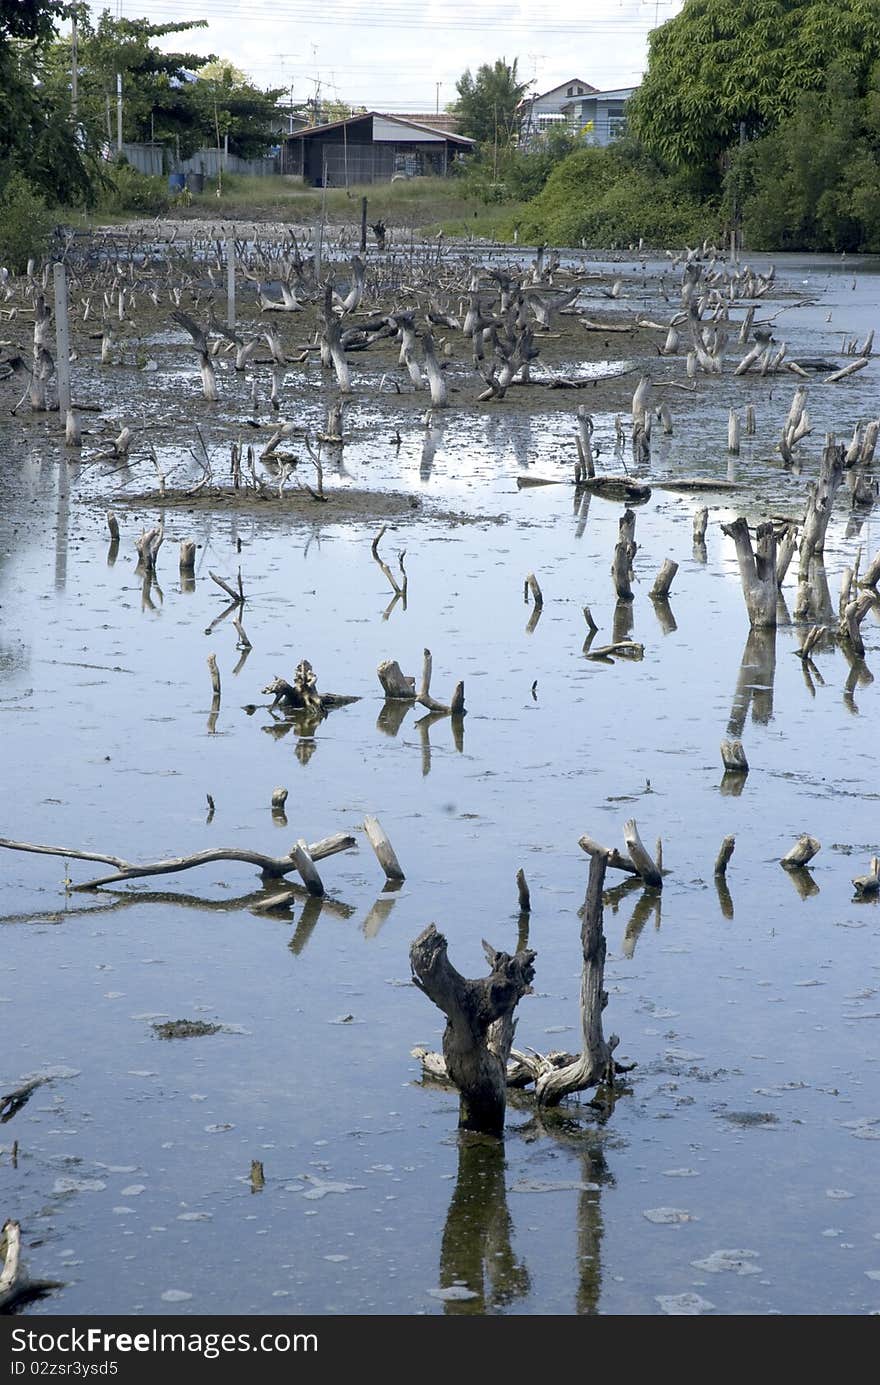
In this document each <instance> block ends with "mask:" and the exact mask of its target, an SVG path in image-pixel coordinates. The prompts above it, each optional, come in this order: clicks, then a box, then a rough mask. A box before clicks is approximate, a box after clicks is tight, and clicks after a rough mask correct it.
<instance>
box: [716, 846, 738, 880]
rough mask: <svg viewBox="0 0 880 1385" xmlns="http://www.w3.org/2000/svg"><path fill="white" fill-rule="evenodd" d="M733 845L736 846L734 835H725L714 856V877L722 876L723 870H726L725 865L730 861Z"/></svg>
mask: <svg viewBox="0 0 880 1385" xmlns="http://www.w3.org/2000/svg"><path fill="white" fill-rule="evenodd" d="M735 846H736V837H725V838H724V841H723V842H722V843H721V847H720V849H719V852H718V855H717V856H716V858H715V875H716V878H717V877H718V876H723V875H724V873H725V871H726V870H727V865H728V862H729V861H730V858H731V856H732V855H733V849H734V847H735Z"/></svg>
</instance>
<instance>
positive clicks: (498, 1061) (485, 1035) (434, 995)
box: [410, 923, 535, 1135]
mask: <svg viewBox="0 0 880 1385" xmlns="http://www.w3.org/2000/svg"><path fill="white" fill-rule="evenodd" d="M483 950H484V952H485V954H486V960H487V961H488V963H489V966H490V967H491V969H492V970H491V974H490V975H489V976H487V977H483V978H481V979H479V980H473V981H472V980H468V979H467V978H465V977H464V976H462V975H461V974H460V973H459V972H457V971H456V969H455V967H453V966H452V964H451V962H450V961H449V958H448V957H447V955H446V939H445V938H444V937H443V935H442V934H441V933H438V931H437V929H436V928H435V926H434V924H433V923H431V924H429V925H428V927H427V928H426V929H425V930H424V932H422V933H420V934H419V936H418V937H417V938H416V939H415V941H414V942H413V944H412V946H411V947H410V963H411V966H412V972H413V981H414V982H415V984H416V985H417V986H418V988H419V990H421V991H424V993H425V995H426V996H427V997H428V999H429V1000H432V1001H433V1002H434V1004H435V1005H436V1006H437V1008H438V1009H440V1010H442V1011H443V1013H444V1015H445V1016H446V1028H445V1030H444V1032H443V1057H444V1058H445V1060H446V1069H447V1072H448V1074H449V1077H450V1079H451V1081H452V1082H454V1083H455V1085H456V1087H457V1088H458V1090H459V1094H460V1097H461V1104H460V1109H459V1122H458V1123H459V1127H460V1128H461V1129H464V1130H475V1131H480V1132H482V1133H483V1134H487V1135H501V1134H502V1133H503V1131H504V1112H505V1103H506V1088H507V1060H508V1058H509V1056H510V1049H511V1045H512V1043H513V1034H514V1029H515V1023H514V1019H513V1012H514V1010H515V1009H516V1006H517V1004H518V1003H519V1001H520V999H521V997H522V996H524V995H528V994H529V993H530V991H531V982H532V978H533V976H534V974H535V968H534V960H535V954H534V952H530V951H529V952H518V953H516V955H515V956H513V957H511V956H510V955H509V954H508V953H506V952H496V951H495V949H494V948H492V947H490V945H489V944H488V943H487V942H484V943H483Z"/></svg>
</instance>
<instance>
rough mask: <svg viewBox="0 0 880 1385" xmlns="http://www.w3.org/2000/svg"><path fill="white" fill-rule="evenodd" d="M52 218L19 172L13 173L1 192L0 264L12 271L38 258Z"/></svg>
mask: <svg viewBox="0 0 880 1385" xmlns="http://www.w3.org/2000/svg"><path fill="white" fill-rule="evenodd" d="M54 228H55V218H54V216H53V215H52V213H51V212H50V211H49V208H48V207H47V206H46V203H45V202H44V200H43V198H42V197H41V196H40V194H39V192H38V191H37V190H36V188H35V187H34V186H33V184H32V183H29V182H28V180H27V178H25V177H23V176H22V174H21V173H12V174H11V175H10V176H9V178H8V179H7V180H6V183H5V185H4V186H3V190H2V192H0V264H3V265H5V266H6V268H7V269H9V270H11V271H12V272H13V273H20V272H21V271H22V270H24V269H25V268H26V267H27V262H28V260H29V259H35V260H38V259H40V258H41V256H43V255H44V254H45V253H46V251H47V249H48V246H49V240H50V238H51V235H52V232H53V230H54Z"/></svg>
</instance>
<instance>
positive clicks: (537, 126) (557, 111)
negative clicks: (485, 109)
mask: <svg viewBox="0 0 880 1385" xmlns="http://www.w3.org/2000/svg"><path fill="white" fill-rule="evenodd" d="M595 90H596V88H595V87H594V86H591V85H590V83H589V82H585V81H584V80H583V78H582V77H572V78H570V79H569V81H567V82H561V83H560V84H559V86H558V87H551V89H550V90H549V91H545V92H542V93H541V94H540V95H539V96H525V97H523V99H522V101H520V103H519V116H520V122H519V142H520V144H521V145H523V146H525V145H528V144H530V143H531V142H532V141H533V140H534V139H535V138H537V137H538V136H540V135H543V134H546V132H547V130H548V129H549V128H550V126H551V125H567V124H568V117H567V115H566V114H565V112H564V111H563V109H562V108H563V106H564V105H565V104H566V102H567V101H571V100H576V99H577V98H578V97H580V96H588V95H590V94H591V93H592V92H594V91H595Z"/></svg>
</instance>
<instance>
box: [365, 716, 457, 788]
mask: <svg viewBox="0 0 880 1385" xmlns="http://www.w3.org/2000/svg"><path fill="white" fill-rule="evenodd" d="M447 719H448V721H449V724H450V727H451V730H452V743H453V745H454V746H455V749H456V750H457V751H458V753H459V755H461V754H463V752H464V716H463V715H462V714H457V715H454V716H450V714H449V712H426V714H425V715H424V716H423V717H419V719H418V721H417V722H416V723H415V727H416V730H417V731H418V733H419V739H420V740H421V743H422V774H423V775H428V774H430V773H431V740H430V734H429V733H430V730H431V727H432V726H433V725H434V723H435V721H446V720H447ZM383 730H384V727H383Z"/></svg>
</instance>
